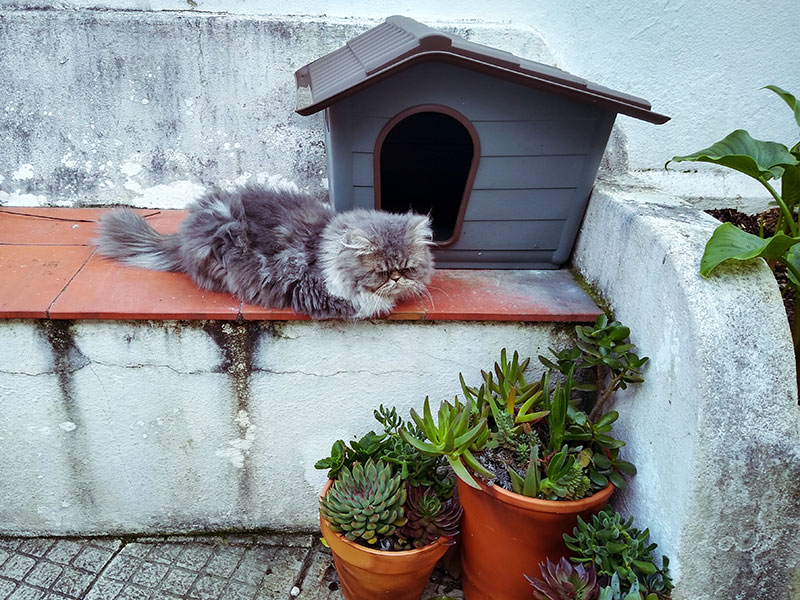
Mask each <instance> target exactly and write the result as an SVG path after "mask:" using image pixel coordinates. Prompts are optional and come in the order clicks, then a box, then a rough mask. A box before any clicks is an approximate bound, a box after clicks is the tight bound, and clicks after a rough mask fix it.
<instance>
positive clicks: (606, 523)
mask: <svg viewBox="0 0 800 600" xmlns="http://www.w3.org/2000/svg"><path fill="white" fill-rule="evenodd" d="M649 537H650V531H649V530H648V529H645V530H644V531H640V530H638V529H637V528H635V527H633V517H630V518H629V519H627V520H625V519H624V518H623V517H622V516H621V515H620V514H619V513H618V512H615V511H612V510H611V508H610V507H606V508H605V509H604V510H601V511H600V512H599V513H597V514H596V515H592V518H591V520H590V521H589V522H586V521H584V520H583V519H582V518H581V517H580V516H579V517H578V525H577V526H576V527H575V528H574V529H573V530H572V535H571V536H570V535H569V534H564V543H565V544H566V546H567V548H569V549H570V550H571V551H572V552H573V553H574V555H573V556H572V560H573V562H576V563H579V564H587V565H592V566H593V567H594V568H595V570H596V571H597V575H598V576H608V577H613V576H614V575H616V576H618V577H619V580H620V582H621V583H622V584H625V586H626V587H629V588H630V589H631V591H633V586H634V585H635V586H636V590H639V589H641V590H642V591H643V592H644V593H645V597H646V598H648V600H649V594H650V593H660V594H666V593H668V592H669V590H670V589H672V587H673V586H672V580H671V579H670V577H669V560H668V559H667V557H663V559H662V566H661V568H660V569H659V568H658V567H656V565H655V559H654V557H653V551H654V550H655V549H656V548H657V545H656V544H652V543H649V541H648V540H649ZM601 597H602V596H601ZM611 597H613V596H611ZM634 597H637V596H634ZM637 598H638V597H637Z"/></svg>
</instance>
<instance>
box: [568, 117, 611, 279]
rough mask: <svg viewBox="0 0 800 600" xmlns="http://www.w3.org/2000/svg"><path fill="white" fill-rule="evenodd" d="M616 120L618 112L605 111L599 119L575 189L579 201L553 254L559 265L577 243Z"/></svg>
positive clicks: (573, 208)
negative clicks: (576, 239)
mask: <svg viewBox="0 0 800 600" xmlns="http://www.w3.org/2000/svg"><path fill="white" fill-rule="evenodd" d="M615 120H616V114H614V113H605V114H604V115H603V118H602V119H600V121H598V124H597V128H596V130H595V136H594V139H593V140H592V145H591V148H590V152H589V154H588V155H587V156H586V163H585V166H584V169H583V171H582V172H581V174H580V175H581V178H580V181H579V182H578V187H577V188H576V190H575V192H576V197H577V199H578V202H576V203H575V204H574V206H573V207H572V213H571V214H570V216H569V217H567V220H566V221H565V222H564V228H563V230H562V231H561V242H560V243H559V245H558V250H557V251H556V252H555V253H554V254H553V262H554V263H555V264H557V265H562V264H564V263H565V262H567V261H568V260H569V257H570V255H571V254H572V247H573V246H574V245H575V238H576V237H577V236H578V230H579V229H580V227H581V224H582V223H583V216H584V214H585V213H586V205H587V204H588V202H589V197H590V196H591V193H592V188H594V182H595V178H596V177H597V170H598V168H599V167H600V161H601V159H602V158H603V152H605V149H606V144H607V143H608V137H609V136H610V135H611V128H612V127H613V126H614V121H615Z"/></svg>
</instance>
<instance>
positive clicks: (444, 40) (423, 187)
mask: <svg viewBox="0 0 800 600" xmlns="http://www.w3.org/2000/svg"><path fill="white" fill-rule="evenodd" d="M295 77H296V80H297V92H298V96H297V112H298V113H299V114H301V115H311V114H314V113H316V112H318V111H321V110H324V111H325V141H326V147H327V154H328V177H329V186H330V197H331V202H332V203H333V206H334V208H335V209H336V210H337V211H342V210H350V209H353V208H377V209H381V210H387V211H391V212H405V211H407V210H409V209H413V210H415V211H417V212H420V213H429V214H430V215H431V217H432V220H433V226H434V240H435V241H436V243H437V247H436V249H435V252H434V253H435V255H436V262H437V266H438V267H444V268H518V269H555V268H558V267H560V266H561V265H562V264H563V263H564V262H566V260H567V259H568V258H569V255H570V253H571V251H572V246H573V243H574V241H575V237H576V235H577V232H578V228H579V227H580V224H581V221H582V219H583V215H584V212H585V209H586V204H587V202H588V200H589V196H590V194H591V191H592V187H593V185H594V181H595V177H596V174H597V169H598V167H599V164H600V159H601V157H602V155H603V151H604V149H605V147H606V143H607V141H608V137H609V135H610V133H611V127H612V126H613V124H614V120H615V118H616V115H617V114H618V113H622V114H624V115H628V116H631V117H635V118H638V119H642V120H644V121H649V122H651V123H657V124H660V123H664V122H666V121H667V120H668V117H666V116H663V115H660V114H657V113H654V112H652V111H651V107H650V104H649V103H648V102H647V101H646V100H643V99H641V98H637V97H634V96H630V95H628V94H624V93H621V92H617V91H614V90H611V89H608V88H605V87H602V86H599V85H596V84H594V83H591V82H588V81H586V80H584V79H581V78H579V77H575V76H573V75H570V74H569V73H566V72H564V71H561V70H559V69H556V68H554V67H550V66H547V65H544V64H540V63H536V62H532V61H528V60H525V59H522V58H519V57H517V56H514V55H513V54H509V53H507V52H503V51H501V50H496V49H493V48H489V47H486V46H482V45H479V44H475V43H472V42H469V41H467V40H464V39H463V38H460V37H458V36H455V35H449V34H446V33H443V32H441V31H437V30H435V29H431V28H430V27H427V26H425V25H423V24H421V23H418V22H416V21H414V20H412V19H409V18H407V17H399V16H394V17H389V18H388V19H387V20H386V21H385V22H384V23H381V24H380V25H378V26H377V27H374V28H372V29H370V30H369V31H366V32H365V33H363V34H361V35H359V36H357V37H355V38H353V39H352V40H350V41H349V42H348V43H347V45H346V46H344V47H342V48H339V49H338V50H335V51H334V52H331V53H330V54H328V55H326V56H323V57H321V58H319V59H317V60H315V61H314V62H312V63H310V64H308V65H306V66H304V67H303V68H301V69H299V70H298V71H297V72H296V73H295Z"/></svg>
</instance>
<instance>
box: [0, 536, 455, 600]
mask: <svg viewBox="0 0 800 600" xmlns="http://www.w3.org/2000/svg"><path fill="white" fill-rule="evenodd" d="M436 596H449V597H451V598H455V599H461V598H463V595H462V593H461V590H460V587H459V582H458V581H457V580H454V579H453V578H451V577H450V576H448V575H447V574H446V573H445V572H443V571H440V570H438V569H437V571H435V572H434V575H433V577H432V578H431V582H430V583H429V585H428V588H427V589H426V591H425V594H423V600H428V599H430V598H434V597H436ZM294 598H300V599H301V600H343V599H344V596H343V595H342V593H341V591H340V589H339V582H338V579H337V577H336V570H335V569H334V568H333V559H332V558H331V555H330V551H329V550H327V549H326V548H324V547H323V546H322V545H321V544H320V543H319V542H318V541H317V540H316V538H314V537H312V536H311V535H236V536H202V537H198V536H168V537H138V538H110V537H103V538H79V539H78V538H76V539H71V538H70V539H67V538H0V600H65V599H66V600H81V599H86V600H272V599H281V600H292V599H294Z"/></svg>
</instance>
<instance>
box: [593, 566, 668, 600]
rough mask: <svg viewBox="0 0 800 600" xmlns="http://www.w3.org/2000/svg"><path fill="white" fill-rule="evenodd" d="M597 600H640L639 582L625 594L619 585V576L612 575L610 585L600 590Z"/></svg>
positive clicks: (652, 598)
mask: <svg viewBox="0 0 800 600" xmlns="http://www.w3.org/2000/svg"><path fill="white" fill-rule="evenodd" d="M597 600H642V594H641V593H639V582H638V581H636V582H634V584H633V585H632V586H631V587H630V589H629V590H628V591H627V592H625V591H623V590H622V587H621V586H620V584H619V574H618V573H614V576H613V577H612V578H611V583H610V584H609V585H607V586H606V587H604V588H602V589H601V590H600V595H599V596H598V597H597ZM647 600H657V597H656V596H655V595H654V594H653V595H648V596H647Z"/></svg>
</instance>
